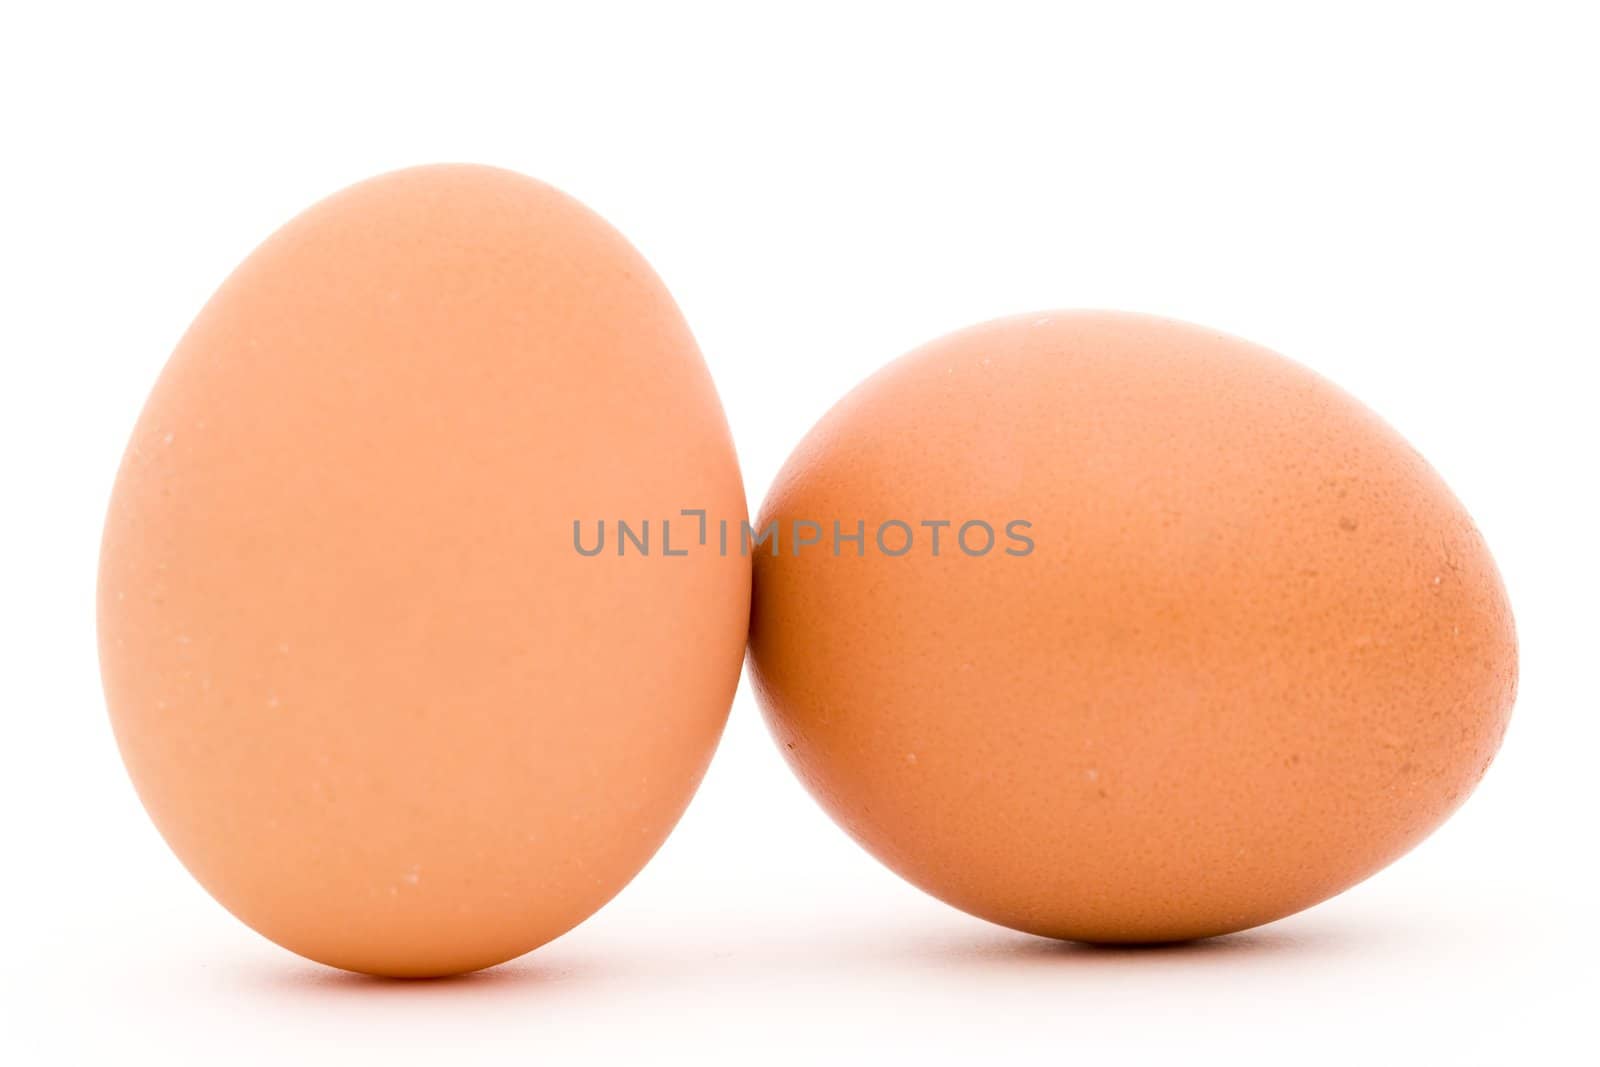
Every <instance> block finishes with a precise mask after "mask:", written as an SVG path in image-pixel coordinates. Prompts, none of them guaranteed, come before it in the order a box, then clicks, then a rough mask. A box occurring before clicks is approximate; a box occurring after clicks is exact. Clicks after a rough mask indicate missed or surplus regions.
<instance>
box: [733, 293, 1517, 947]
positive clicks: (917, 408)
mask: <svg viewBox="0 0 1600 1067" xmlns="http://www.w3.org/2000/svg"><path fill="white" fill-rule="evenodd" d="M890 520H900V521H902V522H905V523H907V524H908V525H909V526H910V527H912V529H913V531H914V533H915V534H916V535H917V538H916V541H915V543H914V544H913V546H912V548H911V550H910V551H908V552H906V553H905V554H904V555H900V556H890V555H887V554H885V553H884V552H883V551H881V550H879V548H878V546H877V544H875V540H876V538H875V537H874V530H875V529H877V528H878V527H879V525H880V524H882V523H885V522H887V521H890ZM941 520H944V521H950V522H951V523H952V524H953V525H952V526H950V527H949V528H947V529H945V530H943V534H944V538H945V542H944V545H943V546H942V551H941V552H940V554H939V555H937V556H935V555H934V554H933V553H932V550H931V549H932V545H931V538H930V536H929V535H930V533H931V532H932V531H931V530H930V529H929V528H926V527H922V526H921V525H920V524H921V523H922V522H924V521H935V522H936V521H941ZM971 520H981V521H985V522H987V523H989V524H990V526H991V528H992V529H993V530H994V531H995V534H996V543H995V546H994V547H993V548H992V549H991V550H990V551H989V552H987V553H985V554H978V555H969V554H968V553H967V552H966V551H963V550H962V549H961V548H960V546H959V545H958V544H956V543H955V541H954V537H955V536H956V534H957V531H958V528H959V526H960V525H962V524H963V523H965V522H968V521H971ZM1014 520H1021V521H1024V522H1027V523H1029V524H1030V525H1029V526H1026V527H1017V528H1016V529H1015V531H1014V532H1017V533H1020V535H1021V537H1022V538H1026V539H1027V540H1029V541H1031V543H1032V546H1033V547H1032V548H1031V550H1027V551H1024V547H1023V544H1022V540H1020V539H1016V538H1010V537H1007V536H1006V527H1007V525H1008V524H1009V523H1010V522H1012V521H1014ZM774 521H775V522H777V523H778V525H779V533H780V536H781V537H790V541H789V542H785V543H783V544H781V545H780V551H779V552H778V554H770V553H768V552H763V553H762V554H760V555H758V556H756V563H755V600H754V605H753V616H752V632H751V664H752V667H753V676H754V680H755V684H756V690H757V694H758V697H759V699H760V701H761V704H762V707H763V709H764V712H765V714H766V717H767V720H768V723H769V724H770V726H771V728H772V731H773V733H774V735H775V737H776V738H777V740H778V741H779V743H780V745H781V748H782V750H783V752H784V754H785V756H786V757H787V758H788V759H789V761H790V763H791V764H792V765H793V767H794V769H795V771H796V773H797V774H798V775H799V777H800V778H801V779H802V780H803V781H804V782H805V784H806V785H807V786H808V787H809V788H810V790H811V791H812V793H813V794H814V795H815V796H816V798H817V799H818V800H819V801H820V802H821V804H822V805H823V807H825V808H826V809H827V810H828V812H829V813H830V814H831V815H832V816H833V817H834V818H835V819H836V820H837V821H838V822H839V823H840V825H841V826H843V827H844V828H845V829H846V830H847V831H848V832H849V833H850V834H851V835H852V836H854V837H855V838H856V840H858V841H859V842H860V843H861V844H862V845H864V846H865V847H866V848H867V849H869V850H870V851H871V852H872V853H874V854H875V855H876V856H877V857H878V858H880V859H881V860H882V861H883V862H884V863H886V864H887V865H888V866H889V867H891V868H893V869H894V870H895V871H897V872H899V873H900V874H901V875H903V876H904V877H905V878H907V879H908V880H909V881H911V882H913V883H915V884H916V885H918V886H921V887H922V888H923V889H925V890H927V891H928V892H930V893H932V894H934V895H936V896H938V897H940V898H942V899H944V900H946V901H948V902H949V903H951V904H953V905H955V906H956V907H959V908H962V909H965V910H967V911H969V912H971V913H973V914H975V915H979V916H982V917H984V918H987V919H991V920H993V921H995V922H997V923H1002V924H1005V925H1007V926H1011V927H1015V928H1017V929H1020V930H1027V931H1032V932H1034V933H1038V934H1043V935H1048V936H1051V937H1058V938H1068V939H1078V940H1087V941H1113V942H1116V941H1130V942H1141V941H1171V940H1181V939H1188V938H1196V937H1203V936H1207V935H1214V934H1222V933H1227V932H1229V931H1234V930H1240V929H1243V928H1246V927H1250V926H1254V925H1257V924H1260V923H1264V922H1267V921H1269V920H1272V919H1276V918H1279V917H1281V916H1285V915H1288V914H1290V913H1292V912H1295V911H1298V910H1299V909H1302V908H1305V907H1307V906H1308V905H1311V904H1314V903H1316V902H1318V901H1320V900H1323V899H1325V898H1327V897H1329V896H1331V895H1333V894H1335V893H1338V892H1339V891H1341V890H1343V889H1345V888H1346V887H1348V886H1350V885H1352V884H1354V883H1356V882H1358V881H1360V880H1361V879H1363V878H1365V877H1367V876H1368V875H1370V874H1372V873H1373V872H1374V871H1377V870H1378V869H1379V868H1381V867H1383V866H1384V865H1385V864H1387V863H1389V862H1390V861H1392V860H1394V859H1395V858H1396V857H1398V856H1400V855H1401V854H1402V853H1404V852H1405V851H1406V850H1408V849H1409V848H1411V847H1412V846H1413V845H1415V844H1416V843H1417V842H1418V841H1420V840H1421V839H1422V838H1423V837H1424V836H1425V835H1426V834H1427V833H1429V832H1430V831H1431V830H1432V829H1433V828H1434V827H1436V826H1437V825H1439V823H1440V822H1441V821H1442V820H1443V819H1444V818H1445V817H1446V816H1447V815H1448V814H1449V813H1450V812H1451V811H1452V810H1453V809H1455V808H1456V806H1457V805H1459V804H1460V803H1461V802H1462V801H1463V800H1464V799H1465V798H1466V796H1467V794H1468V793H1469V792H1470V791H1471V790H1472V788H1473V786H1474V785H1475V784H1476V783H1477V781H1478V780H1479V778H1480V776H1481V775H1482V774H1483V773H1484V770H1485V768H1486V767H1487V766H1488V764H1489V761H1490V759H1491V757H1492V756H1493V754H1494V752H1495V751H1496V748H1497V747H1498V745H1499V744H1500V740H1501V736H1502V734H1503V732H1504V730H1505V728H1506V723H1507V718H1508V715H1509V713H1510V710H1511V704H1512V699H1513V695H1514V691H1515V687H1516V676H1517V659H1516V640H1515V636H1514V633H1513V627H1512V619H1511V612H1510V609H1509V606H1508V604H1507V600H1506V594H1505V592H1504V590H1503V588H1502V585H1501V582H1500V578H1499V576H1498V574H1497V572H1496V570H1495V566H1494V563H1493V561H1492V560H1491V558H1490V555H1489V552H1488V550H1487V549H1486V548H1485V545H1484V542H1483V539H1482V538H1481V537H1480V536H1479V533H1478V531H1477V530H1476V529H1475V528H1474V526H1473V524H1472V522H1471V520H1470V519H1469V518H1468V516H1467V514H1466V512H1465V511H1464V510H1463V509H1462V507H1461V505H1460V504H1459V503H1458V502H1457V501H1456V499H1455V498H1454V497H1453V496H1452V495H1451V493H1450V491H1449V490H1448V489H1447V488H1446V487H1445V485H1444V483H1443V482H1442V481H1441V480H1440V479H1439V477H1438V476H1437V475H1436V474H1435V473H1434V472H1433V470H1432V469H1430V468H1429V466H1428V465H1427V464H1426V463H1425V462H1424V461H1423V459H1422V458H1421V457H1420V456H1419V455H1418V454H1417V452H1416V451H1415V450H1413V449H1412V448H1411V447H1410V446H1409V445H1408V444H1407V443H1406V442H1405V441H1404V440H1402V439H1401V438H1400V437H1399V436H1398V435H1397V434H1396V433H1395V432H1394V431H1392V430H1391V429H1389V427H1388V426H1386V425H1385V424H1384V423H1383V422H1382V421H1381V420H1380V419H1378V418H1377V417H1376V416H1375V415H1373V414H1372V413H1371V412H1370V411H1368V410H1367V409H1366V408H1364V407H1363V406H1362V405H1361V404H1359V403H1358V402H1356V401H1355V400H1353V399H1352V398H1351V397H1349V396H1348V395H1346V394H1345V393H1343V392H1341V391H1340V390H1339V389H1337V388H1336V387H1334V386H1333V385H1331V384H1329V383H1328V382H1326V381H1325V380H1323V379H1322V378H1320V377H1318V376H1317V375H1315V374H1313V373H1311V372H1310V371H1308V370H1306V369H1305V368H1303V367H1301V366H1299V365H1297V364H1295V363H1292V362H1290V361H1288V360H1286V359H1283V358H1282V357H1279V356H1277V355H1275V354H1273V353H1271V352H1268V351H1266V350H1264V349H1262V348H1259V347H1257V346H1255V345H1252V344H1249V343H1246V342H1244V341H1240V340H1237V339H1235V338H1231V337H1228V336H1225V335H1222V334H1219V333H1216V332H1213V331H1210V330H1206V329H1202V328H1200V327H1196V326H1190V325H1185V324H1181V323H1176V322H1171V321H1166V320H1162V319H1156V318H1150V317H1144V316H1137V315H1127V314H1113V313H1067V312H1054V313H1043V314H1036V315H1028V316H1022V317H1018V318H1013V319H1006V320H1001V321H998V322H992V323H988V324H986V325H982V326H978V327H974V328H972V329H968V330H964V331H961V332H959V333H956V334H953V335H951V336H948V337H945V338H943V339H941V340H938V341H935V342H933V343H932V344H929V345H927V346H926V347H923V348H921V349H919V350H917V351H916V352H913V353H911V354H910V355H908V356H906V357H904V358H902V359H900V360H898V361H896V362H894V363H892V364H890V365H889V366H888V367H886V368H885V369H883V370H882V371H881V372H879V373H878V374H876V375H874V376H873V377H872V378H870V379H869V380H867V381H866V382H865V383H864V384H863V385H861V386H860V387H859V388H857V389H856V390H855V391H854V392H852V393H851V394H850V395H849V396H847V397H846V398H845V399H844V400H842V401H841V402H840V403H839V404H838V405H837V406H836V407H835V408H834V409H833V410H832V411H831V412H829V413H828V414H827V415H826V416H825V417H824V418H823V419H822V420H821V422H820V423H818V425H817V426H816V427H815V428H814V429H813V430H812V431H811V433H810V434H809V435H808V436H807V437H806V439H805V440H804V441H803V442H802V443H801V444H800V445H799V447H798V448H797V449H796V450H795V452H794V454H793V456H792V457H791V458H790V459H789V461H788V463H787V464H786V465H785V466H784V468H783V470H782V472H781V473H780V475H779V476H778V478H777V480H776V482H775V484H774V486H773V488H772V490H771V492H770V494H769V496H768V497H767V500H766V502H765V505H764V507H763V509H762V513H761V517H760V519H759V520H758V523H757V525H758V526H759V527H763V528H764V527H765V526H767V525H768V524H769V523H772V522H774ZM797 521H798V522H801V523H817V524H819V525H820V526H821V527H822V529H823V530H825V531H828V532H827V534H826V535H825V536H824V537H823V539H822V542H821V544H820V545H816V546H810V545H807V546H802V545H801V544H800V541H801V540H804V539H808V538H809V537H810V536H811V535H812V533H813V531H812V528H811V527H810V526H805V527H804V528H803V529H804V533H803V535H802V537H800V538H794V537H792V536H791V528H792V527H793V525H794V524H795V523H796V522H797ZM834 521H839V522H841V524H842V527H841V528H842V530H843V531H845V532H846V533H849V532H853V531H854V530H855V529H856V523H857V522H858V521H864V522H865V530H866V545H865V546H864V547H865V551H864V552H862V551H861V550H860V549H858V548H857V546H856V545H855V544H854V543H853V542H845V543H843V544H842V545H838V546H836V545H835V543H834V542H833V539H832V525H831V524H832V523H833V522H834ZM904 540H905V538H904V535H903V533H901V532H900V531H899V530H898V529H895V530H892V531H891V532H890V534H889V535H888V537H887V539H886V544H887V545H888V547H889V548H890V550H891V551H893V550H898V549H899V548H900V547H901V544H902V542H903V541H904ZM968 542H969V545H970V547H971V548H974V549H976V548H978V547H979V546H981V545H982V544H983V542H984V537H983V535H982V533H981V530H980V529H979V528H976V527H975V528H974V529H973V531H972V533H971V534H970V536H969V539H968ZM835 547H839V548H841V549H842V551H841V552H840V553H839V554H837V555H835V554H834V549H835ZM1008 550H1010V551H1008ZM1012 552H1015V553H1016V554H1011V553H1012Z"/></svg>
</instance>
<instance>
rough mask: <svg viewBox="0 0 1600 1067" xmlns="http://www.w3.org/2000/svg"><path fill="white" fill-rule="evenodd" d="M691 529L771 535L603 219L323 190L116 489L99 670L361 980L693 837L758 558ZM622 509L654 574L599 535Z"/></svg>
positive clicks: (257, 921)
mask: <svg viewBox="0 0 1600 1067" xmlns="http://www.w3.org/2000/svg"><path fill="white" fill-rule="evenodd" d="M684 508H704V509H706V510H708V511H709V512H711V513H712V514H723V515H732V516H736V517H739V518H742V517H743V515H744V496H743V490H742V487H741V484H740V479H739V471H738V467H737V464H736V461H735V457H734V452H733V446H732V443H731V440H730V438H729V434H728V429H727V424H726V422H725V420H724V418H723V414H722V410H721V408H720V406H719V404H718V400H717V396H716V393H715V391H714V389H713V387H712V384H711V381H710V378H709V376H708V374H707V371H706V367H705V365H704V363H703V362H702V360H701V358H700V354H699V352H698V350H697V349H696V347H695V343H694V340H693V338H692V337H691V336H690V334H689V331H688V329H687V328H686V327H685V325H684V322H683V320H682V318H681V317H680V315H679V313H678V310H677V308H676V307H675V305H674V304H673V302H672V299H671V298H670V296H669V295H668V294H667V292H666V290H665V289H664V288H663V286H662V284H661V282H660V281H659V280H658V279H657V278H656V276H655V275H654V274H653V273H652V272H651V270H650V268H649V266H648V265H647V264H646V263H645V262H644V260H643V259H641V258H640V256H639V255H638V253H637V252H635V251H634V250H633V248H632V247H630V246H629V245H628V243H627V242H626V241H625V240H624V239H623V238H622V237H621V236H620V235H618V234H617V233H616V232H615V231H614V230H612V229H611V227H609V226H608V225H606V223H605V222H603V221H602V220H601V219H599V218H598V217H596V216H595V215H593V214H591V213H590V212H589V211H588V210H586V209H585V208H583V207H582V206H581V205H579V204H578V203H576V202H575V201H573V200H571V199H568V198H567V197H565V196H563V195H562V194H560V193H558V192H556V191H555V190H553V189H551V188H549V187H548V186H545V185H542V184H540V183H538V182H535V181H533V180H531V179H528V178H525V177H522V176H519V175H516V174H512V173H509V172H506V171H500V170H494V169H490V168H485V167H469V166H440V167H424V168H418V169H414V170H407V171H401V172H398V173H394V174H389V175H385V176H383V177H380V178H376V179H373V180H371V181H368V182H365V183H362V184H360V185H357V186H355V187H353V188H351V189H348V190H345V191H344V192H342V193H339V194H337V195H335V196H333V197H331V198H330V199H328V200H325V201H323V202H322V203H320V204H317V205H316V206H314V207H313V208H311V209H310V210H309V211H307V212H306V213H305V214H303V215H301V216H300V217H298V218H296V219H295V220H293V221H292V222H290V223H289V224H288V225H286V226H285V227H284V228H283V229H281V230H279V231H278V232H277V233H276V234H274V235H273V236H272V237H271V238H270V239H269V240H268V241H267V242H266V243H265V244H263V245H262V246H261V247H260V248H259V249H257V250H256V252H255V253H254V254H252V255H251V256H250V257H249V258H248V259H247V260H245V262H244V263H243V264H242V265H241V266H240V267H239V268H238V270H237V271H235V272H234V274H233V275H232V276H231V277H230V278H229V279H228V280H227V281H226V282H225V283H224V284H223V286H222V288H221V289H220V290H219V291H218V292H217V294H216V295H215V296H214V297H213V298H212V300H211V301H210V303H208V304H207V305H206V307H205V309H204V310H203V311H202V312H201V313H200V316H199V318H198V319H197V320H196V321H195V323H194V325H193V326H192V327H191V328H190V330H189V331H188V333H187V335H186V336H185V337H184V338H183V340H182V343H181V344H180V345H179V346H178V349H177V351H176V352H175V353H174V354H173V356H172V358H171V361H170V362H169V363H168V365H167V367H166V369H165V371H164V372H163V374H162V376H161V379H160V381H159V382H158V384H157V385H156V387H155V390H154V392H153V393H152V394H151V396H150V399H149V402H148V403H147V404H146V406H145V409H144V412H143V415H142V416H141V417H140V419H139V422H138V426H137V428H136V430H135V431H134V434H133V440H132V442H131V443H130V445H129V447H128V451H127V455H126V457H125V459H124V461H123V466H122V470H121V473H120V474H119V476H118V479H117V483H116V489H115V492H114V496H113V499H112V501H111V508H110V515H109V517H108V519H107V522H106V531H105V539H104V547H103V556H102V561H101V570H100V593H99V602H100V645H101V659H102V668H103V674H104V680H105V688H106V694H107V698H108V702H109V704H110V708H111V715H112V722H113V724H114V726H115V728H116V734H117V739H118V742H119V744H120V746H121V749H122V752H123V756H124V758H125V760H126V762H127V765H128V770H129V772H130V773H131V775H132V777H133V780H134V783H135V785H136V786H137V787H138V790H139V795H140V797H141V798H142V800H143V801H144V803H145V806H146V807H147V808H148V809H149V812H150V815H151V817H152V818H153V819H154V820H155V822H156V825H157V826H158V827H159V828H160V830H161V832H162V834H163V835H164V836H165V837H166V839H167V841H168V842H169V843H170V845H171V846H172V848H173V850H174V851H175V852H176V853H177V854H178V856H179V858H180V859H182V861H183V862H184V864H185V865H186V866H187V867H188V868H189V869H190V871H192V872H193V873H194V875H195V877H196V878H198V879H199V880H200V882H201V883H202V884H203V885H204V886H205V887H206V888H207V889H208V890H210V892H211V893H212V894H213V895H214V896H215V897H216V898H217V900H219V901H220V902H221V903H222V904H223V905H224V906H226V907H227V908H228V909H229V910H231V911H232V912H233V913H234V914H236V915H237V916H239V918H241V919H243V920H244V921H245V922H246V923H248V924H250V925H251V926H253V927H254V928H255V929H257V930H259V931H260V932H261V933H263V934H265V935H266V936H268V937H270V938H272V939H273V940H275V941H277V942H279V943H280V944H282V945H284V946H286V947H288V948H291V949H293V950H294V951H296V952H299V953H302V954H304V955H306V956H309V957H311V958H312V959H316V960H321V961H323V962H325V963H329V964H333V965H335V966H339V967H345V968H349V969H352V970H358V971H367V972H373V973H378V974H389V975H436V974H446V973H452V972H459V971H466V970H471V969H473V968H478V967H484V966H487V965H490V964H494V963H498V962H500V961H502V960H505V959H508V958H510V957H513V956H517V955H519V954H521V953H523V952H526V951H527V950H529V949H531V948H534V947H535V946H537V945H539V944H541V943H543V942H545V941H548V940H549V939H551V938H552V937H555V936H557V935H558V934H560V933H562V932H563V931H565V930H567V929H569V928H570V927H572V926H573V925H575V924H576V923H578V922H579V921H580V920H582V919H583V918H584V917H585V916H587V915H589V914H590V913H591V912H593V911H594V910H595V909H596V908H598V907H600V906H601V905H602V904H603V903H605V901H606V900H607V899H609V898H610V897H611V896H612V895H613V894H614V893H616V892H617V891H618V890H619V889H620V888H621V887H622V886H623V885H624V884H625V883H626V882H627V881H628V880H629V879H630V878H631V877H632V876H633V875H634V873H635V872H637V871H638V870H639V868H640V867H641V866H642V865H643V864H644V863H645V861H646V860H647V859H648V858H649V857H650V855H651V853H652V852H654V850H655V849H656V847H657V846H658V845H659V844H660V843H661V841H662V839H663V838H664V837H665V836H666V834H667V832H668V831H669V830H670V828H671V827H672V825H673V823H674V822H675V821H676V820H677V818H678V815H679V813H680V812H681V811H682V810H683V808H684V805H685V804H686V803H687V802H688V800H689V797H690V795H691V793H692V792H693V791H694V788H695V786H696V784H697V783H698V781H699V779H700V777H701V774H702V772H703V771H704V769H705V766H706V763H707V760H708V759H709V758H710V756H711V752H712V749H713V748H714V746H715V744H716V741H717V738H718V736H719V734H720V732H721V729H722V726H723V723H724V720H725V718H726V715H727V712H728V706H729V703H730V702H731V700H732V696H733V691H734V686H735V684H736V682H737V678H738V673H739V668H740V663H741V660H742V657H743V649H744V639H745V630H746V625H747V622H748V602H749V561H748V560H747V559H744V558H741V557H740V556H738V555H737V554H733V555H728V556H722V555H718V554H716V553H713V552H706V551H699V552H695V553H691V554H689V555H688V556H687V557H684V558H671V559H667V558H663V557H662V554H661V547H662V539H663V538H664V537H665V536H666V533H665V531H664V530H663V528H662V524H663V523H664V522H665V521H667V520H669V519H676V520H677V521H676V522H674V523H673V528H672V530H671V537H672V538H673V539H674V540H676V541H677V542H678V543H679V544H680V545H682V544H684V543H686V542H689V541H690V540H691V538H692V535H693V531H694V520H693V519H683V518H681V517H680V514H679V513H680V510H681V509H684ZM618 519H623V520H627V521H628V522H629V523H630V524H631V526H632V529H633V530H634V531H635V532H637V531H639V530H640V529H641V528H642V527H643V526H644V525H645V524H649V526H651V527H652V528H653V530H652V532H653V534H654V550H653V552H652V553H651V554H650V555H644V554H642V553H638V552H635V551H633V547H632V545H629V546H627V547H628V552H627V554H626V555H622V556H618V555H617V554H615V552H614V551H612V545H611V544H610V543H608V545H607V550H606V551H605V552H604V553H602V554H600V555H595V556H588V555H584V554H582V553H580V552H579V551H576V550H575V544H576V542H577V539H576V536H575V528H574V523H575V522H578V523H581V526H582V531H583V538H582V541H583V543H585V544H586V545H589V544H591V543H592V542H593V540H594V539H595V535H596V532H597V530H598V526H599V523H600V522H602V521H603V522H605V523H606V524H607V526H611V524H613V523H614V522H616V521H617V520H618ZM612 529H613V530H614V527H612ZM674 551H675V552H677V551H682V549H681V548H675V550H674Z"/></svg>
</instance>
